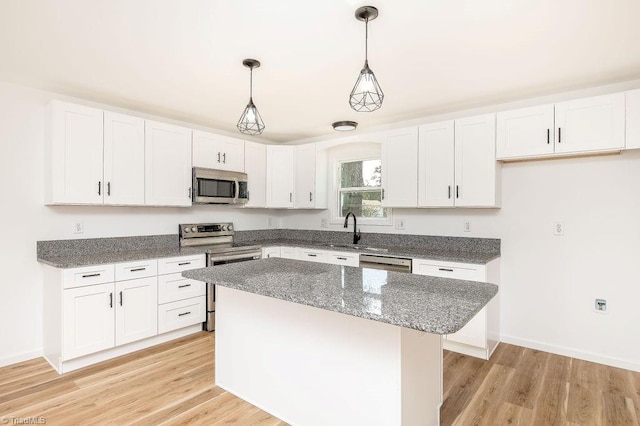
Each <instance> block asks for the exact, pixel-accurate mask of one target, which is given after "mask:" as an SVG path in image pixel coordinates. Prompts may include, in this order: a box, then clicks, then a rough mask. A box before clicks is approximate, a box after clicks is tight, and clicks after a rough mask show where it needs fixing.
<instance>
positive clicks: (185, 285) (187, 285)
mask: <svg viewBox="0 0 640 426" xmlns="http://www.w3.org/2000/svg"><path fill="white" fill-rule="evenodd" d="M185 287H191V284H182V285H179V286H178V288H185Z"/></svg>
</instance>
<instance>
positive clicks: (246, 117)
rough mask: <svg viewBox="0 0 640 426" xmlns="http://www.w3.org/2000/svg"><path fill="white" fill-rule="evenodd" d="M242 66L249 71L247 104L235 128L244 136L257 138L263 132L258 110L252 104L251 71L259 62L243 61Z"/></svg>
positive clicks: (262, 123) (253, 60)
mask: <svg viewBox="0 0 640 426" xmlns="http://www.w3.org/2000/svg"><path fill="white" fill-rule="evenodd" d="M242 65H244V66H245V67H247V68H249V69H250V70H251V71H250V75H249V103H248V104H247V107H246V108H245V109H244V112H243V113H242V115H241V116H240V120H238V124H237V127H238V130H240V132H241V133H244V134H245V135H252V136H257V135H259V134H261V133H262V131H263V130H264V122H263V121H262V117H260V113H259V112H258V108H256V106H255V105H254V104H253V69H254V68H258V67H259V66H260V61H258V60H256V59H245V60H244V61H242Z"/></svg>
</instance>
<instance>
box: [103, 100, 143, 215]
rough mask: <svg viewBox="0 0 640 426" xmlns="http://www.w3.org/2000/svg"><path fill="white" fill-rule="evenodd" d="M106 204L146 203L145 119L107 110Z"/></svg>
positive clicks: (105, 138)
mask: <svg viewBox="0 0 640 426" xmlns="http://www.w3.org/2000/svg"><path fill="white" fill-rule="evenodd" d="M104 204H114V205H144V120H143V119H141V118H137V117H132V116H130V115H124V114H116V113H113V112H109V111H105V113H104Z"/></svg>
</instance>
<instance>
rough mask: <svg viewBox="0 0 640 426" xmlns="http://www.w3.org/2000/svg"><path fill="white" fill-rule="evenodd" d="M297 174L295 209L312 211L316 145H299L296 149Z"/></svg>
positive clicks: (313, 205) (313, 204)
mask: <svg viewBox="0 0 640 426" xmlns="http://www.w3.org/2000/svg"><path fill="white" fill-rule="evenodd" d="M295 152H296V159H295V167H296V173H295V177H294V182H295V193H294V197H293V198H294V200H295V207H296V208H299V209H311V208H313V207H315V201H314V200H315V195H316V194H315V185H316V146H315V144H307V145H298V146H296V147H295Z"/></svg>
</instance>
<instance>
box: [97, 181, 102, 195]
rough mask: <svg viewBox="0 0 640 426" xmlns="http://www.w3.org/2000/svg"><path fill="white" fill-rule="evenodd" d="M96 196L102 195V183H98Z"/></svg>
mask: <svg viewBox="0 0 640 426" xmlns="http://www.w3.org/2000/svg"><path fill="white" fill-rule="evenodd" d="M98 195H102V182H101V181H98Z"/></svg>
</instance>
